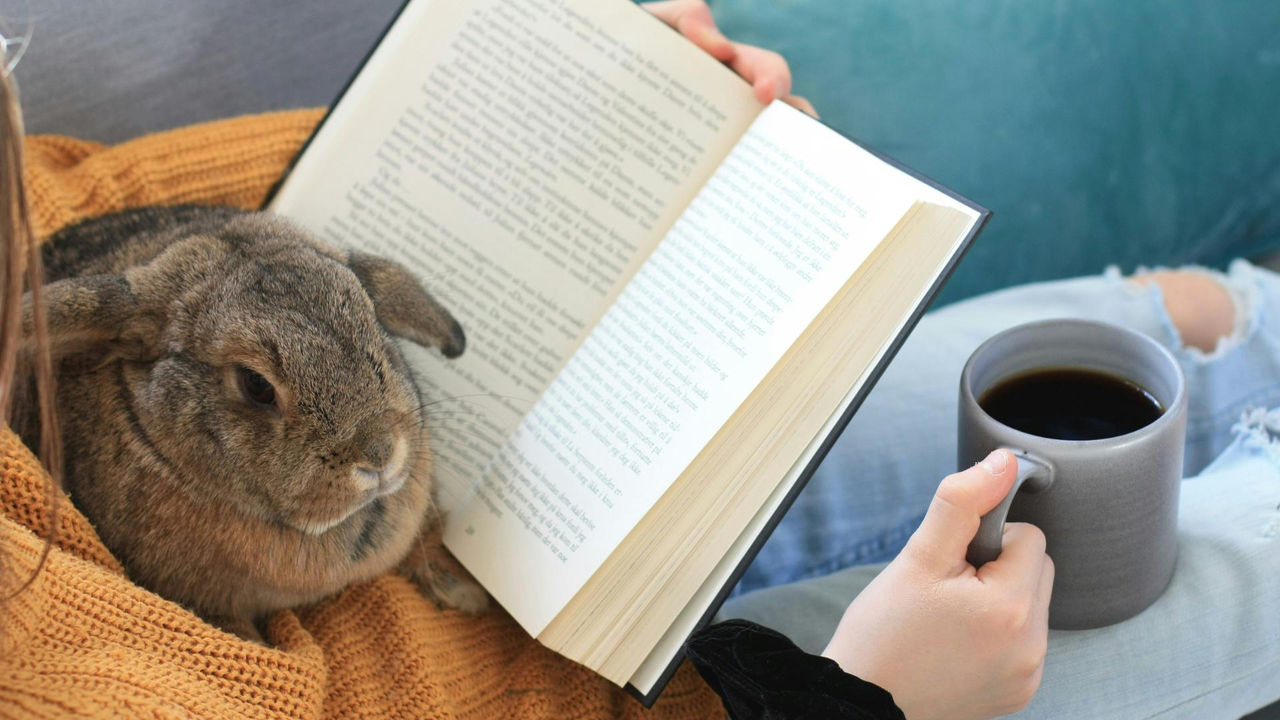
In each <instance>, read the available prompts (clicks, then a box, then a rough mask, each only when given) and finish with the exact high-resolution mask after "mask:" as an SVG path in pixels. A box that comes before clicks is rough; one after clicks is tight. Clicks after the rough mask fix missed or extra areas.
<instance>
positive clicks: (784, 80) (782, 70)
mask: <svg viewBox="0 0 1280 720" xmlns="http://www.w3.org/2000/svg"><path fill="white" fill-rule="evenodd" d="M733 46H734V49H735V50H736V51H737V52H736V53H735V55H734V58H733V59H732V60H730V61H729V67H731V68H733V71H734V72H736V73H738V74H739V75H741V76H742V77H743V78H744V79H745V80H746V81H747V82H749V83H751V88H752V90H754V91H755V94H756V99H757V100H759V101H760V102H762V103H765V104H768V103H771V102H773V101H774V100H777V99H778V98H784V97H786V96H788V95H790V94H791V67H790V66H789V65H787V59H786V58H784V57H782V56H781V55H779V54H778V53H776V52H773V51H772V50H765V49H764V48H758V47H755V46H754V45H743V44H741V43H734V44H733Z"/></svg>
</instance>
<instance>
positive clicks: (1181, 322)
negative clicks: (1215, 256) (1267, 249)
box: [1132, 270, 1238, 353]
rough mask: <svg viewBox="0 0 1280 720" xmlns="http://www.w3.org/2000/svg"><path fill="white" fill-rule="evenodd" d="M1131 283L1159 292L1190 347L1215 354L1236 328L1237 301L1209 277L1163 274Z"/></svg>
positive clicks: (1174, 272) (1175, 272)
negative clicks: (1152, 287)
mask: <svg viewBox="0 0 1280 720" xmlns="http://www.w3.org/2000/svg"><path fill="white" fill-rule="evenodd" d="M1132 279H1133V281H1134V282H1135V283H1138V284H1139V285H1144V286H1148V285H1155V286H1157V287H1159V288H1160V293H1161V295H1162V296H1163V298H1164V305H1165V310H1166V311H1167V312H1168V313H1169V319H1170V321H1172V322H1173V325H1174V327H1175V328H1177V330H1178V334H1179V335H1180V336H1181V337H1182V342H1183V344H1184V345H1186V346H1188V347H1195V348H1199V349H1200V350H1202V351H1204V352H1206V353H1209V352H1213V350H1214V349H1215V348H1217V347H1218V342H1219V341H1220V340H1222V338H1224V337H1227V336H1229V335H1231V334H1232V332H1233V330H1234V329H1235V327H1236V323H1237V318H1236V314H1237V312H1238V309H1237V308H1236V303H1235V300H1234V299H1233V298H1232V296H1231V293H1230V292H1228V291H1227V289H1226V287H1225V286H1224V285H1223V284H1222V283H1221V282H1219V281H1218V280H1216V279H1214V278H1213V277H1212V276H1210V275H1209V274H1207V273H1204V272H1194V271H1187V270H1161V271H1156V272H1144V273H1139V274H1137V275H1134V276H1133V278H1132Z"/></svg>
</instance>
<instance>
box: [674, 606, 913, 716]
mask: <svg viewBox="0 0 1280 720" xmlns="http://www.w3.org/2000/svg"><path fill="white" fill-rule="evenodd" d="M686 650H687V651H688V655H689V659H690V660H691V661H692V662H693V665H694V667H696V668H697V669H698V672H699V673H701V674H702V677H703V678H704V679H705V680H706V681H707V684H708V685H710V686H711V689H712V690H715V692H716V694H718V695H719V696H720V698H721V700H723V702H724V706H725V709H726V710H727V711H728V713H729V717H730V718H732V719H733V720H747V719H748V718H750V719H753V720H754V719H756V718H767V719H768V720H784V719H788V718H853V719H855V720H904V717H903V714H902V711H901V710H899V709H898V706H897V705H895V704H894V703H893V697H892V696H891V695H890V694H889V693H888V692H887V691H885V690H884V689H882V688H880V687H878V686H876V685H873V684H872V683H869V682H866V681H865V680H860V679H858V678H856V677H854V676H853V675H850V674H848V673H846V672H844V671H843V670H841V669H840V666H839V665H837V664H836V662H835V661H834V660H831V659H829V658H825V657H821V656H818V655H810V654H808V653H806V652H804V651H803V650H801V649H800V648H798V647H796V645H795V643H793V642H791V641H790V640H788V639H787V638H786V637H785V636H783V635H781V634H780V633H777V632H775V631H773V630H770V629H768V628H765V627H761V626H760V625H756V624H755V623H752V622H748V621H746V620H730V621H728V622H723V623H718V624H716V625H712V626H710V627H707V628H704V629H702V630H699V631H698V632H696V633H694V635H693V636H692V637H691V638H689V642H688V644H687V646H686Z"/></svg>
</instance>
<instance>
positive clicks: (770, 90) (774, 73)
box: [641, 0, 818, 118]
mask: <svg viewBox="0 0 1280 720" xmlns="http://www.w3.org/2000/svg"><path fill="white" fill-rule="evenodd" d="M641 7H643V8H644V9H645V10H648V11H649V12H651V13H653V14H654V15H655V16H656V17H657V18H658V19H659V20H662V21H663V22H665V23H666V24H668V25H670V26H671V27H673V28H675V29H676V30H678V31H680V34H681V35H684V36H685V37H686V38H688V39H689V40H690V41H691V42H693V44H694V45H697V46H698V47H700V48H702V49H703V50H704V51H706V52H707V54H709V55H710V56H711V57H713V58H715V59H717V60H719V61H720V62H722V63H724V64H726V65H728V66H729V67H730V68H733V71H734V72H736V73H738V75H740V76H742V78H743V79H744V80H746V81H747V82H749V83H751V89H752V91H754V92H755V95H756V99H757V100H759V101H760V102H761V103H764V104H765V105H768V104H769V103H771V102H773V101H774V100H781V101H783V102H785V103H787V104H788V105H791V106H793V107H795V108H798V109H800V110H803V111H804V112H806V113H808V114H809V115H812V116H813V117H815V118H816V117H818V113H817V111H815V110H814V109H813V105H812V104H810V103H809V101H808V100H806V99H804V98H802V97H800V96H799V95H792V94H791V69H790V67H789V66H788V65H787V60H786V58H784V57H782V56H781V55H779V54H778V53H776V52H773V51H772V50H766V49H764V48H760V47H756V46H754V45H747V44H745V43H737V42H733V41H732V40H730V39H729V38H726V37H725V36H724V34H723V33H721V32H720V28H718V27H716V20H715V18H714V17H713V16H712V15H711V8H710V7H708V6H707V3H706V2H705V1H704V0H657V1H656V2H648V3H644V4H642V5H641Z"/></svg>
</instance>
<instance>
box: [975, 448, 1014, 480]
mask: <svg viewBox="0 0 1280 720" xmlns="http://www.w3.org/2000/svg"><path fill="white" fill-rule="evenodd" d="M978 464H979V465H981V466H982V469H983V470H986V471H987V474H988V475H999V474H1000V473H1002V472H1004V469H1005V468H1007V467H1009V453H1007V452H1005V451H1004V450H992V451H991V454H990V455H988V456H986V457H985V458H983V460H982V462H980V463H978Z"/></svg>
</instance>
